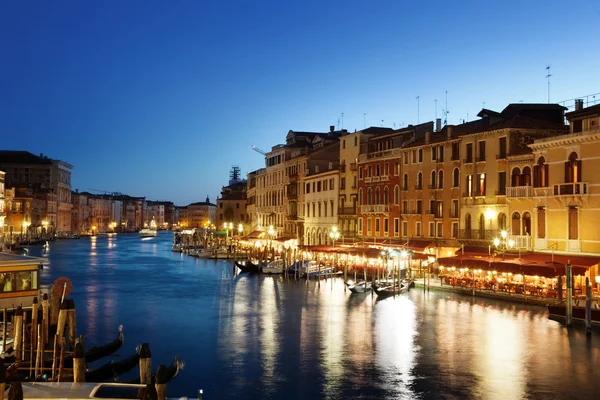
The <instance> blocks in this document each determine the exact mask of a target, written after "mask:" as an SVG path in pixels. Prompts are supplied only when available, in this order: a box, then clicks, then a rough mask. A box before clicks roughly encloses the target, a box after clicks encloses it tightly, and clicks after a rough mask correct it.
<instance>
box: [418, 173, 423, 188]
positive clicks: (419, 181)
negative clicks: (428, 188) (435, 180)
mask: <svg viewBox="0 0 600 400" xmlns="http://www.w3.org/2000/svg"><path fill="white" fill-rule="evenodd" d="M421 189H423V173H422V172H420V171H419V173H418V174H417V190H421Z"/></svg>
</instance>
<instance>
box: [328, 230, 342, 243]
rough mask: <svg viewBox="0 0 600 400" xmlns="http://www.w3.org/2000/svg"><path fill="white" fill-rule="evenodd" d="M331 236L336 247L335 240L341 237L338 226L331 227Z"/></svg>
mask: <svg viewBox="0 0 600 400" xmlns="http://www.w3.org/2000/svg"><path fill="white" fill-rule="evenodd" d="M329 237H330V238H331V241H332V242H333V247H335V241H336V240H338V239H339V238H340V232H339V231H338V228H337V226H334V227H333V228H331V232H329Z"/></svg>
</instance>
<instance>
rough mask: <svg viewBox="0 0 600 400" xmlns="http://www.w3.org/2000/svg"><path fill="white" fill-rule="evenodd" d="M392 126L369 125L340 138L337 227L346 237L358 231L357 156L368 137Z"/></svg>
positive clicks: (385, 130)
mask: <svg viewBox="0 0 600 400" xmlns="http://www.w3.org/2000/svg"><path fill="white" fill-rule="evenodd" d="M393 132H394V130H393V129H392V128H379V127H370V128H367V129H364V130H362V131H358V132H354V133H349V134H347V135H345V136H342V137H341V138H340V186H339V201H338V211H339V212H338V225H339V226H338V229H339V231H340V234H341V235H342V236H344V237H345V238H348V239H355V238H356V237H357V233H358V157H359V155H360V149H361V146H362V145H363V144H365V143H366V142H367V140H368V138H369V137H371V136H375V135H387V134H390V133H393Z"/></svg>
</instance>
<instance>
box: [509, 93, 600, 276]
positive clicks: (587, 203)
mask: <svg viewBox="0 0 600 400" xmlns="http://www.w3.org/2000/svg"><path fill="white" fill-rule="evenodd" d="M566 118H567V120H568V121H569V130H568V133H567V134H564V135H559V136H551V137H548V138H541V139H536V140H535V142H534V143H533V144H531V145H530V147H531V148H532V150H533V153H532V155H531V158H530V159H529V160H528V161H529V164H527V167H529V168H530V170H531V179H525V180H522V181H519V183H520V185H518V186H517V185H514V186H512V187H511V188H507V189H508V190H510V195H511V198H510V199H511V202H510V205H511V209H510V212H511V220H512V221H513V224H514V225H513V229H512V230H511V231H512V232H513V234H515V233H517V228H515V225H517V224H518V221H521V226H523V225H524V224H523V223H522V221H524V216H525V215H527V214H528V215H530V221H529V223H530V225H529V226H526V228H530V231H529V233H530V235H531V238H532V240H533V244H532V247H533V248H534V249H535V250H538V251H546V252H551V251H553V252H558V253H562V252H568V254H569V255H572V256H576V255H586V254H587V255H590V254H593V255H598V254H600V241H598V235H597V232H598V231H597V229H598V226H599V225H600V197H599V196H600V189H599V188H600V175H598V173H597V171H599V170H600V160H599V159H598V154H600V105H594V106H591V107H587V108H583V102H582V101H580V100H579V101H577V102H576V106H575V111H572V112H569V113H567V114H566ZM514 168H518V166H515V167H514ZM522 171H523V170H522V169H521V173H522ZM515 183H516V182H515ZM508 195H509V192H507V197H508ZM520 233H522V232H520ZM598 272H599V271H598V267H597V266H596V267H595V268H594V269H593V274H592V275H593V276H596V275H598ZM593 276H592V277H593Z"/></svg>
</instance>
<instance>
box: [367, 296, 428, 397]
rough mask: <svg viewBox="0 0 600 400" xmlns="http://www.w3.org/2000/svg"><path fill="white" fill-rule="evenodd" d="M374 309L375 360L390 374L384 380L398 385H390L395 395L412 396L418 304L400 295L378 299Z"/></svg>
mask: <svg viewBox="0 0 600 400" xmlns="http://www.w3.org/2000/svg"><path fill="white" fill-rule="evenodd" d="M375 313H376V322H375V332H374V335H375V343H376V346H377V351H376V353H375V354H376V356H375V361H376V363H377V364H378V366H379V367H380V369H381V371H382V373H383V374H384V375H387V376H386V377H384V378H383V380H384V381H387V382H390V384H391V383H392V382H393V383H394V385H397V386H395V387H390V390H391V391H393V392H395V394H396V397H406V396H411V395H412V392H411V389H410V387H409V385H410V384H411V383H412V382H413V380H414V378H415V377H414V376H413V372H412V370H413V368H414V366H415V364H416V361H415V354H416V351H417V350H418V348H417V345H416V343H415V338H416V336H417V329H416V327H417V323H416V308H415V305H414V303H413V302H412V300H411V299H409V298H408V297H407V296H403V295H401V296H397V297H394V298H389V299H386V300H384V301H381V302H378V303H377V305H376V307H375Z"/></svg>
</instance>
